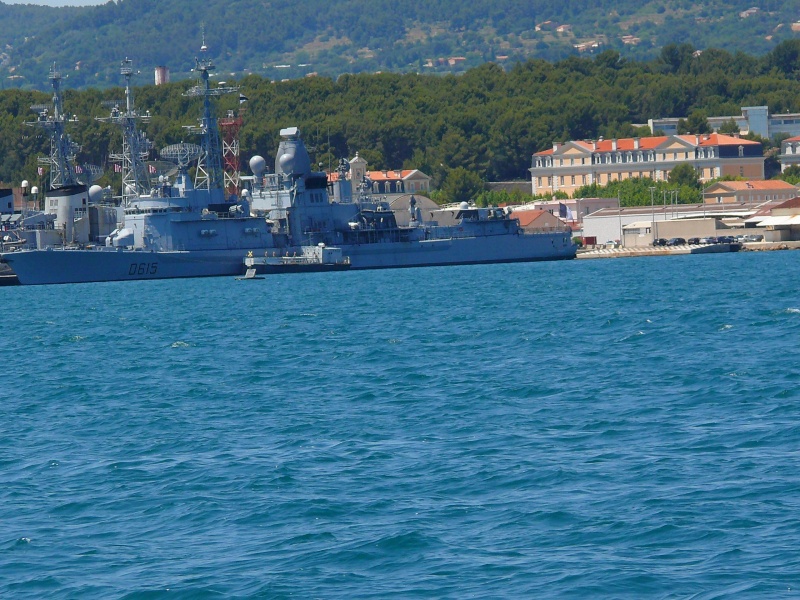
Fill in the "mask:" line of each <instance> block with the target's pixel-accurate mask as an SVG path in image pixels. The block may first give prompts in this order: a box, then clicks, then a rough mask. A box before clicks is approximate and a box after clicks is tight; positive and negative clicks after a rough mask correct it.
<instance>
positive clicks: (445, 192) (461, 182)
mask: <svg viewBox="0 0 800 600" xmlns="http://www.w3.org/2000/svg"><path fill="white" fill-rule="evenodd" d="M485 188H486V186H485V185H484V183H483V181H481V178H480V175H478V174H477V173H475V172H473V171H468V170H467V169H465V168H463V167H456V168H455V169H453V170H451V171H450V172H449V173H448V174H447V177H445V179H444V183H443V184H442V187H441V188H440V190H439V191H440V192H441V194H442V201H443V202H471V201H474V200H475V199H476V198H477V197H478V196H479V195H480V194H481V192H483V191H484V190H485Z"/></svg>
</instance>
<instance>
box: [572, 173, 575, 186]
mask: <svg viewBox="0 0 800 600" xmlns="http://www.w3.org/2000/svg"><path fill="white" fill-rule="evenodd" d="M572 185H575V175H573V176H572Z"/></svg>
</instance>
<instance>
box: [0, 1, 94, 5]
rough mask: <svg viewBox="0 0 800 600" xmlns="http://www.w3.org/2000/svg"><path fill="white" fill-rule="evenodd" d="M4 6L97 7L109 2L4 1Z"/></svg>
mask: <svg viewBox="0 0 800 600" xmlns="http://www.w3.org/2000/svg"><path fill="white" fill-rule="evenodd" d="M2 2H3V4H37V5H39V6H97V5H98V4H105V3H106V2H108V0H2Z"/></svg>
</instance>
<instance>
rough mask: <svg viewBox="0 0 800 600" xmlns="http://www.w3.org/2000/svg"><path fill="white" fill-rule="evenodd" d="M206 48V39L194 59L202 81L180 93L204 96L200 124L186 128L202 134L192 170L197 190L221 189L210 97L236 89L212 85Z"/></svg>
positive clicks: (217, 148) (218, 150) (216, 127)
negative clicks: (200, 56) (195, 170)
mask: <svg viewBox="0 0 800 600" xmlns="http://www.w3.org/2000/svg"><path fill="white" fill-rule="evenodd" d="M207 50H208V48H207V46H206V44H205V39H204V40H203V45H202V46H201V47H200V52H201V54H202V56H203V57H204V58H202V60H201V59H195V71H197V73H199V75H200V80H201V83H200V85H197V86H195V87H193V88H191V89H189V90H187V91H185V92H184V93H183V95H184V96H202V97H203V117H202V118H201V119H200V125H199V126H191V127H187V129H188V130H189V131H190V132H191V133H196V134H199V135H200V136H201V141H200V147H201V148H202V149H203V152H202V154H201V155H200V157H199V158H198V160H197V172H196V173H195V179H194V187H195V188H196V189H208V190H213V189H223V188H224V181H225V179H224V174H223V170H222V152H221V150H220V138H219V128H218V125H217V117H216V115H215V113H214V107H213V106H212V104H211V98H212V96H221V95H223V94H230V93H232V92H236V91H238V90H239V88H235V87H224V86H219V87H216V88H213V89H212V88H211V86H210V84H209V81H208V78H209V71H211V70H213V69H214V68H215V67H214V64H213V63H212V62H211V60H210V59H209V58H205V53H206V51H207Z"/></svg>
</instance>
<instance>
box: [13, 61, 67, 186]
mask: <svg viewBox="0 0 800 600" xmlns="http://www.w3.org/2000/svg"><path fill="white" fill-rule="evenodd" d="M50 83H51V84H52V86H53V104H52V106H48V105H46V104H34V105H33V106H31V110H33V111H34V112H35V113H37V118H36V120H35V121H30V122H26V123H25V124H26V125H30V126H31V127H40V128H42V129H44V130H45V131H46V132H47V133H48V134H49V136H50V156H48V157H40V158H39V160H38V162H39V164H40V165H48V166H49V167H50V188H51V189H53V188H59V187H66V186H70V185H76V184H77V183H78V180H77V179H76V177H75V167H74V166H73V163H74V161H75V156H76V154H77V153H78V151H79V150H80V146H78V144H76V143H75V142H73V141H72V139H71V138H70V137H69V135H68V134H67V133H66V131H65V130H64V124H65V123H74V122H76V121H77V120H78V119H77V117H75V116H74V115H73V116H71V117H70V116H69V115H65V114H64V111H63V109H62V106H61V73H59V72H58V70H57V69H56V65H55V64H53V66H52V67H50ZM51 110H52V112H51Z"/></svg>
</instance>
